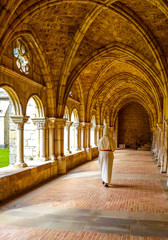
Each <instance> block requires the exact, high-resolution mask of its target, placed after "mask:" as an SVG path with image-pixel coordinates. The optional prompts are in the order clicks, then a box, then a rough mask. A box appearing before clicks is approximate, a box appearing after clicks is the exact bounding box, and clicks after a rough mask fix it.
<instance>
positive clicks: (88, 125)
mask: <svg viewBox="0 0 168 240" xmlns="http://www.w3.org/2000/svg"><path fill="white" fill-rule="evenodd" d="M91 127H92V124H91V123H85V128H86V130H85V132H86V152H87V160H89V161H90V160H92V150H91V146H90V129H91Z"/></svg>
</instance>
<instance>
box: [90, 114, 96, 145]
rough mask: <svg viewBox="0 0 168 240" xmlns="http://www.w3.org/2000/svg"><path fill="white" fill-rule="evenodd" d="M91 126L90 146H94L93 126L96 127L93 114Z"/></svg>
mask: <svg viewBox="0 0 168 240" xmlns="http://www.w3.org/2000/svg"><path fill="white" fill-rule="evenodd" d="M91 123H92V128H91V147H94V146H95V127H96V118H95V115H93V116H92V120H91Z"/></svg>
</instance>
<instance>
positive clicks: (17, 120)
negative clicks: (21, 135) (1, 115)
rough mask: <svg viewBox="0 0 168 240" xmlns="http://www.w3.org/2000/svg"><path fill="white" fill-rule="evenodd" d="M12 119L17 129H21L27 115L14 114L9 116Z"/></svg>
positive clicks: (26, 119)
mask: <svg viewBox="0 0 168 240" xmlns="http://www.w3.org/2000/svg"><path fill="white" fill-rule="evenodd" d="M10 117H11V119H12V121H13V122H14V123H15V124H16V125H17V129H23V127H24V124H25V123H26V122H27V121H28V119H29V117H28V116H20V115H14V116H10Z"/></svg>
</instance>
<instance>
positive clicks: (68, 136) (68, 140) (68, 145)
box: [65, 121, 73, 154]
mask: <svg viewBox="0 0 168 240" xmlns="http://www.w3.org/2000/svg"><path fill="white" fill-rule="evenodd" d="M72 123H73V122H70V121H67V122H66V125H65V127H66V130H67V146H66V153H67V154H70V153H71V150H70V127H71V125H72Z"/></svg>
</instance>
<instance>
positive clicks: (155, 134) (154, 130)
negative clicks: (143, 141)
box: [152, 127, 157, 153]
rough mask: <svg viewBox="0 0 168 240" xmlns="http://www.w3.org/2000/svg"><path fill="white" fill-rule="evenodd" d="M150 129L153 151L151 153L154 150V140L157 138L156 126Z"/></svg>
mask: <svg viewBox="0 0 168 240" xmlns="http://www.w3.org/2000/svg"><path fill="white" fill-rule="evenodd" d="M152 131H153V139H152V151H153V153H155V151H156V140H157V127H153V128H152Z"/></svg>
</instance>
